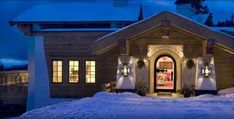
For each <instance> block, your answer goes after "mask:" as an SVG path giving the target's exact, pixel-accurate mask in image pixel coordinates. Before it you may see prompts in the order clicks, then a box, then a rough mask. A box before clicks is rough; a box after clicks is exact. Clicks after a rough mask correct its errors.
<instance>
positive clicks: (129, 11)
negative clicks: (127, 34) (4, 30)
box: [11, 2, 140, 23]
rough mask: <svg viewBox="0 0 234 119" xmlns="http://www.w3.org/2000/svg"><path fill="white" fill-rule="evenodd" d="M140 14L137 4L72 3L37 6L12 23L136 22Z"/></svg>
mask: <svg viewBox="0 0 234 119" xmlns="http://www.w3.org/2000/svg"><path fill="white" fill-rule="evenodd" d="M139 13H140V4H139V3H138V2H129V3H128V5H124V6H114V5H113V4H112V2H92V3H90V2H72V3H57V4H41V5H37V6H35V7H33V8H31V9H29V10H27V11H25V12H23V13H22V14H20V15H19V16H17V17H16V18H15V19H14V20H12V21H11V22H12V23H44V22H45V23H50V22H52V23H57V22H93V21H95V22H97V21H100V22H105V21H137V20H138V17H139Z"/></svg>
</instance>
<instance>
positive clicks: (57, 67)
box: [52, 60, 63, 83]
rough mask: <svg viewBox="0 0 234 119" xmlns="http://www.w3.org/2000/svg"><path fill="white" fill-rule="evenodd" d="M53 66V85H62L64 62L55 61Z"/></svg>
mask: <svg viewBox="0 0 234 119" xmlns="http://www.w3.org/2000/svg"><path fill="white" fill-rule="evenodd" d="M52 64H53V66H52V72H53V73H52V82H53V83H61V82H62V80H63V78H62V76H63V73H62V72H63V70H62V61H61V60H54V61H53V63H52Z"/></svg>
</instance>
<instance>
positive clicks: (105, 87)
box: [103, 81, 116, 92]
mask: <svg viewBox="0 0 234 119" xmlns="http://www.w3.org/2000/svg"><path fill="white" fill-rule="evenodd" d="M115 87H116V81H113V82H110V83H105V84H103V91H105V92H115V91H116V88H115Z"/></svg>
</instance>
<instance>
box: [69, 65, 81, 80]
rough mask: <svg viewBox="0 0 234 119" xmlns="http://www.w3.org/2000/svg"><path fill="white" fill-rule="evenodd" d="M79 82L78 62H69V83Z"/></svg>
mask: <svg viewBox="0 0 234 119" xmlns="http://www.w3.org/2000/svg"><path fill="white" fill-rule="evenodd" d="M78 82H79V61H69V83H78Z"/></svg>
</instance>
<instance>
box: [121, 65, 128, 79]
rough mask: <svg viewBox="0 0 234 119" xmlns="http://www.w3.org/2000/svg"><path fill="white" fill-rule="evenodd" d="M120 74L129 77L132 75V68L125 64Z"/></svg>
mask: <svg viewBox="0 0 234 119" xmlns="http://www.w3.org/2000/svg"><path fill="white" fill-rule="evenodd" d="M120 72H121V74H122V75H123V76H125V77H127V76H128V75H129V74H130V67H129V66H128V64H123V65H122V67H121V69H120Z"/></svg>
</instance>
